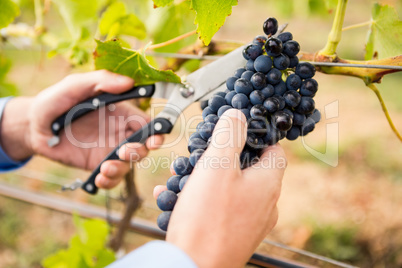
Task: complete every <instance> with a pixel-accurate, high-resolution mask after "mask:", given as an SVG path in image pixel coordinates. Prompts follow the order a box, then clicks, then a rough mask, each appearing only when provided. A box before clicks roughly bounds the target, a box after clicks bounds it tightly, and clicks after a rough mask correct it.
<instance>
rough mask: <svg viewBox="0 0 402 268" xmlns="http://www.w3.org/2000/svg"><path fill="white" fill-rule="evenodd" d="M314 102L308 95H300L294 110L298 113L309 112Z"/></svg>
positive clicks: (312, 108)
mask: <svg viewBox="0 0 402 268" xmlns="http://www.w3.org/2000/svg"><path fill="white" fill-rule="evenodd" d="M314 108H315V102H314V100H313V99H312V98H310V97H301V100H300V103H299V105H298V106H297V107H296V112H298V113H300V114H309V113H311V112H312V111H314Z"/></svg>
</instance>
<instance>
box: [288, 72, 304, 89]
mask: <svg viewBox="0 0 402 268" xmlns="http://www.w3.org/2000/svg"><path fill="white" fill-rule="evenodd" d="M301 84H302V80H301V78H300V76H298V75H297V74H291V75H289V76H288V77H287V78H286V87H287V88H288V89H289V90H298V89H299V88H300V86H301Z"/></svg>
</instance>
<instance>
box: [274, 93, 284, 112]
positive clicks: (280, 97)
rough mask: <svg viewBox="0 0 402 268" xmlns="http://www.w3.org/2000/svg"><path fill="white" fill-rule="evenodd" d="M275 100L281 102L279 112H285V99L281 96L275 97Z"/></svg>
mask: <svg viewBox="0 0 402 268" xmlns="http://www.w3.org/2000/svg"><path fill="white" fill-rule="evenodd" d="M273 98H276V99H277V100H278V101H279V110H283V108H285V106H286V102H285V98H284V97H282V96H280V95H276V94H275V95H274V96H273Z"/></svg>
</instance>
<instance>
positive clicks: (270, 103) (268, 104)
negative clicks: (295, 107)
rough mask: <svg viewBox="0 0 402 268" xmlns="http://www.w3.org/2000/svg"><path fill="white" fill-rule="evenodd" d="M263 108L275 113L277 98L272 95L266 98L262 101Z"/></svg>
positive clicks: (277, 106) (277, 107) (277, 103)
mask: <svg viewBox="0 0 402 268" xmlns="http://www.w3.org/2000/svg"><path fill="white" fill-rule="evenodd" d="M264 108H265V109H266V110H267V112H268V113H270V114H272V113H275V112H276V111H278V109H279V100H278V99H276V98H274V97H271V98H268V99H266V100H265V101H264Z"/></svg>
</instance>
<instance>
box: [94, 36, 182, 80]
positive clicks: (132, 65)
mask: <svg viewBox="0 0 402 268" xmlns="http://www.w3.org/2000/svg"><path fill="white" fill-rule="evenodd" d="M96 42H97V47H96V50H95V52H94V56H95V67H96V69H106V70H109V71H112V72H115V73H119V74H122V75H126V76H129V77H131V78H133V79H134V80H135V83H136V84H137V85H138V84H141V85H146V84H152V83H155V82H158V81H165V82H174V83H180V81H181V80H180V77H178V76H177V75H176V74H175V73H173V72H172V71H161V70H157V69H155V68H154V67H152V66H151V65H149V62H148V60H147V59H146V58H145V56H144V54H143V53H140V52H139V51H133V50H129V49H125V48H122V47H121V45H120V43H119V42H118V41H106V42H102V41H99V40H97V41H96Z"/></svg>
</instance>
